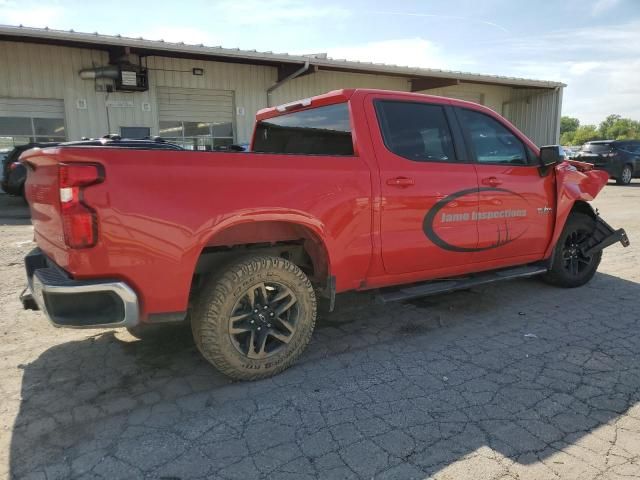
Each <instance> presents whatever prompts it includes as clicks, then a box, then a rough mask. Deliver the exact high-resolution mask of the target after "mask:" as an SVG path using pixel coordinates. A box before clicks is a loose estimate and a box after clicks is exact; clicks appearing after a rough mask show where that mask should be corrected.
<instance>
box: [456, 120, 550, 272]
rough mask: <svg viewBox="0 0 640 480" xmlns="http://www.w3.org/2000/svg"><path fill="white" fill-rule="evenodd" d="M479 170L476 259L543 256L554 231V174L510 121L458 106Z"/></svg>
mask: <svg viewBox="0 0 640 480" xmlns="http://www.w3.org/2000/svg"><path fill="white" fill-rule="evenodd" d="M456 113H457V117H458V119H459V120H460V123H461V126H462V129H463V132H464V135H465V139H466V141H467V144H468V145H469V147H470V149H471V154H472V156H473V157H475V161H476V169H477V173H478V183H479V188H478V194H479V209H478V215H477V220H478V247H477V251H476V253H475V254H474V256H473V261H474V262H495V265H493V266H495V267H499V266H501V265H507V264H513V263H517V262H516V261H515V259H516V257H525V256H531V255H540V258H542V256H543V254H544V252H545V250H546V249H547V246H548V244H549V241H550V239H551V234H552V232H553V226H554V219H555V215H554V213H555V197H556V195H555V185H554V177H553V174H547V175H541V174H540V170H539V163H538V159H537V158H536V157H535V155H534V154H533V152H531V150H530V149H529V148H528V147H527V146H526V144H525V143H524V142H523V141H522V140H521V139H520V138H518V137H517V136H516V134H515V133H513V132H512V131H511V130H510V129H509V128H508V127H507V126H506V125H504V124H503V123H501V122H499V121H498V120H497V119H495V118H493V117H491V116H489V115H487V114H485V113H483V112H480V111H477V110H471V109H466V108H457V109H456Z"/></svg>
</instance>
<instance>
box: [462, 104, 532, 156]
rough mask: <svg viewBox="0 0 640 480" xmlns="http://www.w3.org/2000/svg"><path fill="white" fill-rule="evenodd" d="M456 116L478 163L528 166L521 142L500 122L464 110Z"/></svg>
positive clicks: (482, 114) (481, 114)
mask: <svg viewBox="0 0 640 480" xmlns="http://www.w3.org/2000/svg"><path fill="white" fill-rule="evenodd" d="M458 115H459V117H460V121H461V122H462V127H463V128H464V129H465V131H466V133H467V139H468V140H467V141H470V142H471V148H472V149H473V151H474V153H475V156H476V160H477V161H478V163H498V164H502V163H505V164H509V165H528V164H529V160H528V157H527V153H526V151H525V149H524V145H523V144H522V142H521V141H520V140H519V139H518V138H517V137H516V136H515V135H514V134H512V133H511V132H510V131H509V130H508V129H507V128H506V127H504V126H503V125H502V124H501V123H500V122H498V121H497V120H495V119H493V118H491V117H490V116H488V115H485V114H484V113H480V112H476V111H473V110H468V109H465V108H460V109H458Z"/></svg>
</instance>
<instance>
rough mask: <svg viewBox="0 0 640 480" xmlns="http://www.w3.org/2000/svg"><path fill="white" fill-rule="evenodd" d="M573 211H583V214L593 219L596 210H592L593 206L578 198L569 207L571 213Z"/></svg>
mask: <svg viewBox="0 0 640 480" xmlns="http://www.w3.org/2000/svg"><path fill="white" fill-rule="evenodd" d="M574 212H577V213H584V214H585V215H589V216H590V217H591V218H593V219H594V220H595V218H596V212H595V211H594V210H593V207H592V206H591V205H589V204H588V203H587V202H584V201H582V200H578V201H576V202H575V203H574V204H573V207H571V213H574Z"/></svg>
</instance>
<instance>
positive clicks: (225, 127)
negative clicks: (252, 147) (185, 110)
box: [159, 121, 233, 150]
mask: <svg viewBox="0 0 640 480" xmlns="http://www.w3.org/2000/svg"><path fill="white" fill-rule="evenodd" d="M159 133H160V136H161V137H162V138H164V139H165V140H167V141H168V142H171V143H175V144H177V145H180V146H181V147H183V148H186V149H188V150H215V149H217V148H220V147H225V146H227V145H231V144H233V125H232V124H231V122H228V123H209V122H182V121H175V122H171V121H161V122H160V129H159Z"/></svg>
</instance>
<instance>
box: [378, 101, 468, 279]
mask: <svg viewBox="0 0 640 480" xmlns="http://www.w3.org/2000/svg"><path fill="white" fill-rule="evenodd" d="M369 99H370V101H367V102H366V109H367V118H368V122H369V126H370V129H371V137H372V141H373V144H374V148H375V152H376V158H377V161H378V165H379V168H380V182H381V185H380V190H381V213H380V215H381V219H380V230H381V234H380V236H381V244H382V259H383V263H384V268H385V270H386V272H387V273H390V274H402V273H410V272H421V271H429V270H434V269H438V268H443V267H450V266H456V265H462V264H465V263H467V262H469V261H470V260H471V256H472V253H471V252H472V251H473V250H474V249H475V247H476V244H477V242H478V232H477V229H476V222H475V220H474V219H473V215H474V213H475V212H476V211H477V208H478V194H477V178H476V172H475V168H474V166H473V164H471V163H468V162H467V161H466V160H467V158H466V155H465V152H464V150H463V149H462V148H461V144H459V143H458V144H457V145H456V143H457V142H456V141H455V140H454V135H453V132H452V128H451V121H452V119H453V117H452V116H451V115H452V111H451V110H450V108H451V107H450V106H449V103H448V101H446V100H442V101H441V102H438V101H432V102H431V103H427V102H419V101H408V100H406V99H405V100H401V99H394V98H393V97H392V96H387V97H385V96H371V97H369ZM455 138H458V139H459V136H456V137H455ZM456 147H457V148H456Z"/></svg>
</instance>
